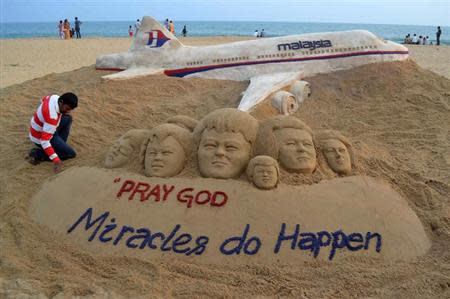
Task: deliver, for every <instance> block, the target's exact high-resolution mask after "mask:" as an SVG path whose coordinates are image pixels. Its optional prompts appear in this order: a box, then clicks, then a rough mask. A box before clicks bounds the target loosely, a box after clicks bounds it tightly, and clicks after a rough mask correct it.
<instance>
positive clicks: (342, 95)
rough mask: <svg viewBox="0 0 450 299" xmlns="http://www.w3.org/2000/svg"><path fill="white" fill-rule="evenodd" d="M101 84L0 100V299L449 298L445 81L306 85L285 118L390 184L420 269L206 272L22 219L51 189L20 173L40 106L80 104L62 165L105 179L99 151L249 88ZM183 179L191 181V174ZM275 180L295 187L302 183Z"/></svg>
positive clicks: (52, 87)
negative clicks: (71, 99) (348, 144)
mask: <svg viewBox="0 0 450 299" xmlns="http://www.w3.org/2000/svg"><path fill="white" fill-rule="evenodd" d="M58 42H60V41H58ZM62 42H64V41H62ZM442 48H444V47H442ZM430 57H433V56H430ZM430 59H431V58H430ZM104 74H105V73H103V72H102V73H100V72H96V71H95V70H94V69H93V67H86V68H82V69H79V70H77V71H74V72H68V73H62V74H51V75H47V76H45V77H43V78H39V79H35V80H32V81H29V82H27V83H26V84H23V85H17V86H11V87H8V88H4V89H2V90H1V105H0V109H1V115H2V117H1V118H0V128H1V131H2V132H4V134H2V136H1V137H0V138H1V140H0V142H1V144H2V146H1V147H0V154H1V158H0V163H1V165H2V167H1V170H0V215H1V217H0V225H1V226H0V229H1V243H0V244H1V245H0V246H1V249H2V250H0V261H1V265H2V266H1V267H0V277H1V279H0V286H1V287H0V290H1V294H2V295H6V296H12V295H20V294H28V295H34V296H37V295H39V294H41V295H45V296H48V297H52V296H56V295H59V296H88V295H92V294H93V295H96V296H107V295H116V296H118V295H121V296H125V297H130V296H132V297H136V296H148V295H149V294H152V296H155V297H156V296H159V297H202V296H208V297H218V296H229V297H231V296H235V297H255V296H269V297H276V296H285V297H295V298H300V297H306V298H317V297H321V298H336V297H351V296H359V297H397V298H398V297H409V298H423V297H444V298H445V297H448V295H449V292H450V287H449V277H450V272H449V268H450V265H449V260H450V252H449V251H448V248H449V247H450V205H449V203H448V194H449V193H450V187H449V184H448V182H449V181H450V169H449V168H450V166H449V165H450V158H449V157H450V153H449V148H450V146H449V137H448V132H449V129H450V128H449V123H450V122H449V111H450V99H449V91H450V81H449V80H448V79H446V78H443V77H442V76H438V75H436V74H434V73H432V72H430V71H427V70H423V69H421V68H420V67H418V66H417V65H416V64H414V63H413V62H401V63H388V64H377V65H367V66H364V67H360V68H357V69H353V70H349V71H342V72H337V73H334V74H324V75H320V76H315V77H312V78H307V80H308V82H310V83H311V89H312V90H313V94H312V97H311V99H309V100H307V101H306V102H305V103H304V104H302V105H301V107H300V109H299V111H298V112H297V113H296V114H295V116H296V117H299V118H300V119H301V120H302V121H304V122H305V123H306V124H308V126H310V127H311V128H312V129H313V130H314V131H319V130H322V129H333V130H338V131H340V132H342V134H344V135H345V136H346V137H347V138H349V139H350V140H351V141H352V145H353V150H354V152H355V153H356V162H357V163H356V164H357V168H358V169H357V171H358V172H359V173H363V174H365V175H366V176H369V177H372V178H376V179H377V180H381V181H383V182H384V183H386V184H389V185H390V186H391V188H392V189H394V190H395V191H396V192H398V193H399V194H400V196H401V197H402V198H403V199H404V200H405V201H406V202H407V204H408V206H409V208H410V209H412V210H413V211H414V212H415V213H416V214H417V215H418V217H419V220H420V221H421V223H422V224H423V226H424V229H425V233H426V234H427V236H428V238H429V239H430V240H431V241H432V247H431V250H430V251H429V252H428V253H427V254H426V255H425V256H422V257H420V258H417V259H413V260H410V261H395V262H392V261H387V260H379V259H371V258H367V257H365V258H360V257H355V258H352V259H351V261H348V260H345V259H344V260H336V261H333V262H332V263H330V262H329V261H326V260H325V261H323V260H314V261H306V262H298V263H296V262H295V261H294V262H293V263H291V264H289V265H284V266H277V265H269V266H267V265H266V266H264V265H246V266H244V265H226V266H214V265H203V264H197V263H194V262H190V261H189V262H186V261H172V260H164V261H158V262H152V261H143V260H142V259H138V258H126V257H113V256H111V257H101V256H100V257H99V256H96V255H94V254H90V253H89V252H88V251H86V250H85V249H83V248H80V246H78V245H76V244H75V245H74V244H72V243H70V242H67V241H66V240H65V239H64V237H63V235H62V234H61V233H59V232H57V231H53V230H50V229H48V228H47V227H45V226H43V225H39V224H37V223H36V222H35V221H33V220H32V218H31V217H29V216H28V210H29V208H30V207H32V205H33V202H32V197H33V196H34V195H35V194H36V193H37V192H38V191H39V190H40V188H41V186H42V185H43V184H44V182H45V181H46V180H47V179H48V178H51V177H53V176H54V175H53V173H52V171H51V164H50V163H45V164H42V165H39V166H37V167H34V166H31V165H29V164H27V163H26V162H25V161H24V160H23V157H24V156H25V155H26V153H27V151H28V150H29V148H30V143H29V141H28V139H27V129H28V122H29V118H30V116H31V115H32V113H33V112H34V110H35V108H36V106H37V102H38V101H39V99H40V98H41V97H42V95H44V94H47V93H50V92H54V93H62V92H64V91H68V90H71V91H74V92H75V93H76V94H78V95H79V97H80V105H79V107H78V108H77V109H76V110H75V111H74V113H73V117H74V124H73V129H72V133H71V136H70V139H69V143H70V144H71V145H73V146H74V148H75V149H76V150H77V153H78V155H77V158H76V159H74V160H69V161H67V162H65V163H64V166H63V168H64V169H66V170H68V169H69V168H70V167H72V166H91V167H97V168H101V167H102V165H103V162H104V158H105V156H106V153H107V151H108V148H109V147H110V146H112V144H113V143H114V140H117V139H118V138H119V137H120V136H121V135H123V134H124V133H125V132H126V131H127V130H130V129H135V128H139V129H148V128H152V127H154V126H156V125H158V124H161V123H163V122H165V121H166V120H167V119H169V118H170V117H172V116H174V115H177V114H185V115H187V116H190V117H192V118H194V119H201V118H202V117H203V116H205V115H206V114H208V113H209V112H211V111H212V110H214V109H217V108H223V107H236V106H237V104H238V103H239V96H240V93H241V92H242V91H243V90H245V88H246V87H247V83H246V82H232V81H218V80H202V79H178V78H167V77H163V76H148V77H144V78H140V79H135V80H130V81H121V82H104V81H102V80H101V79H100V77H101V76H102V75H104ZM149 82H151V83H152V84H149ZM273 115H274V111H273V107H272V106H271V103H263V104H262V105H260V106H259V107H257V109H256V110H255V111H254V113H253V116H255V117H256V118H257V119H258V120H263V119H265V118H268V117H271V116H273ZM180 175H181V176H188V177H190V176H199V174H198V173H195V171H194V173H189V171H188V173H186V172H182V173H181V174H180ZM283 175H284V174H282V176H283ZM284 179H287V180H288V181H290V182H291V183H292V184H296V183H298V182H303V181H304V178H303V177H301V175H298V176H292V177H288V178H284ZM309 183H312V184H313V183H314V182H313V181H312V182H309ZM247 184H248V183H247ZM61 192H62V194H61V196H64V192H67V191H65V190H64V189H62V190H61ZM261 192H263V191H261Z"/></svg>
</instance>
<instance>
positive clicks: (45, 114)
mask: <svg viewBox="0 0 450 299" xmlns="http://www.w3.org/2000/svg"><path fill="white" fill-rule="evenodd" d="M58 99H59V96H58V95H51V96H50V95H49V96H45V97H43V98H42V103H41V105H39V107H38V109H37V110H36V112H35V113H34V115H33V117H32V118H31V122H30V134H29V136H30V140H31V141H33V142H34V143H37V144H40V145H41V146H42V148H43V149H44V151H45V153H46V154H47V156H48V157H49V158H50V160H52V161H53V162H58V161H60V160H59V157H58V155H57V154H56V153H55V150H54V149H53V147H52V145H51V144H50V139H52V137H53V134H55V131H56V128H58V125H59V122H60V120H61V113H60V112H59V105H58Z"/></svg>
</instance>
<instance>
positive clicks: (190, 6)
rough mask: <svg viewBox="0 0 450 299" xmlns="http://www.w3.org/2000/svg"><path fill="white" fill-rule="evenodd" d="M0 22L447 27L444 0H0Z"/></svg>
mask: <svg viewBox="0 0 450 299" xmlns="http://www.w3.org/2000/svg"><path fill="white" fill-rule="evenodd" d="M0 3H1V4H0V5H1V6H0V11H1V13H0V22H1V23H4V22H52V21H55V20H59V19H66V18H67V19H73V18H74V17H75V16H78V18H79V19H81V20H84V21H131V20H135V19H137V18H141V17H142V16H144V15H150V16H153V17H154V18H156V19H158V20H163V19H166V18H169V19H172V20H183V21H197V20H198V21H201V20H205V21H284V22H286V21H287V22H291V21H292V22H326V23H364V24H405V25H433V26H437V25H441V26H450V0H391V1H389V0H377V1H373V0H366V1H364V0H359V1H357V0H339V1H330V0H328V1H327V0H297V1H295V0H259V1H256V0H226V1H222V0H192V1H187V0H163V1H159V0H135V1H133V0H94V1H92V0H0Z"/></svg>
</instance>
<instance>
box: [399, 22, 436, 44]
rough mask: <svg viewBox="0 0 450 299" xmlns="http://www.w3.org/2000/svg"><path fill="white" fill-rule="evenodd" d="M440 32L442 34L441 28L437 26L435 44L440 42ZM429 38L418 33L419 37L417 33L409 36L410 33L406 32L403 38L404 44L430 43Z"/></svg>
mask: <svg viewBox="0 0 450 299" xmlns="http://www.w3.org/2000/svg"><path fill="white" fill-rule="evenodd" d="M441 34H442V30H441V26H438V27H437V31H436V45H437V46H439V45H440V44H441ZM429 39H430V38H429V37H428V36H425V35H424V36H422V35H419V37H417V34H415V33H414V34H413V36H411V34H410V33H408V34H407V35H406V36H405V39H404V40H403V43H404V44H412V45H432V44H433V42H432V41H430V40H429Z"/></svg>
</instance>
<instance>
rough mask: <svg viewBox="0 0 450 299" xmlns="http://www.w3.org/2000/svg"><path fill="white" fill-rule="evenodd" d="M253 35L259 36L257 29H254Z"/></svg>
mask: <svg viewBox="0 0 450 299" xmlns="http://www.w3.org/2000/svg"><path fill="white" fill-rule="evenodd" d="M253 36H254V37H259V31H258V29H256V30H255V33H253Z"/></svg>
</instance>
